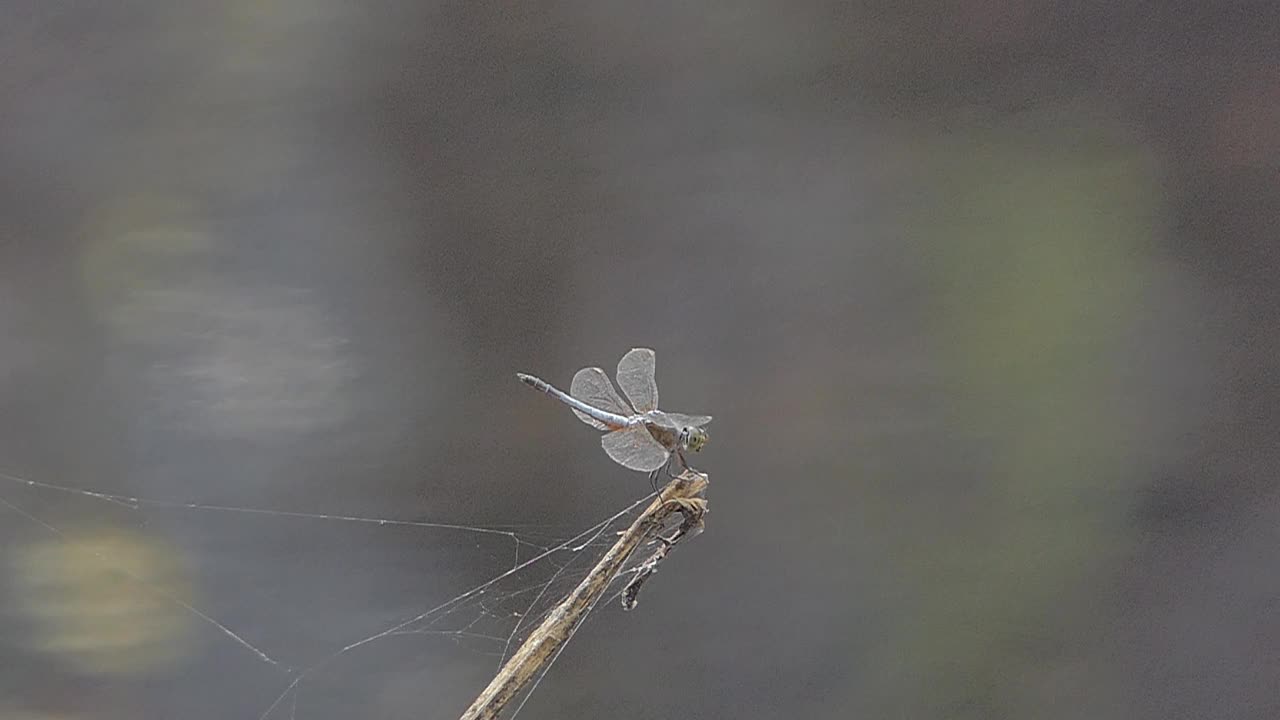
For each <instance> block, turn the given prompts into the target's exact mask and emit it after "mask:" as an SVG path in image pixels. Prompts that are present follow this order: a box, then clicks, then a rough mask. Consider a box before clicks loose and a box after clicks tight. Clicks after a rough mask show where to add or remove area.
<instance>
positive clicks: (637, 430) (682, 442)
mask: <svg viewBox="0 0 1280 720" xmlns="http://www.w3.org/2000/svg"><path fill="white" fill-rule="evenodd" d="M654 374H655V363H654V353H653V351H652V350H650V349H648V348H635V349H634V350H632V351H631V352H628V353H627V354H626V355H623V356H622V359H621V360H619V361H618V386H619V387H621V388H622V392H624V393H626V394H627V398H628V399H629V400H630V401H631V402H630V404H628V403H627V402H626V401H625V400H623V399H622V398H621V397H619V395H618V391H617V390H614V389H613V383H611V382H609V376H608V375H605V373H604V371H603V370H601V369H600V368H598V367H589V368H582V369H581V370H579V371H578V372H577V374H576V375H574V376H573V384H572V385H570V386H569V392H568V393H567V394H566V393H565V392H563V391H562V390H559V389H557V388H555V387H553V386H552V385H551V384H550V383H548V382H547V381H545V380H542V379H541V378H536V377H534V376H532V375H526V374H524V373H516V377H518V378H520V382H522V383H524V384H526V385H528V386H529V387H532V388H533V389H535V390H540V391H542V392H544V393H546V394H548V395H550V396H551V397H553V398H555V399H557V400H559V401H560V402H562V403H564V404H565V405H568V406H569V408H570V409H572V410H573V414H574V415H577V416H578V419H579V420H581V421H582V422H584V423H586V424H588V425H590V426H591V427H593V428H595V429H597V430H603V431H604V437H602V438H601V439H600V444H601V445H602V446H604V451H605V452H606V453H608V454H609V457H611V458H613V460H614V462H616V463H618V464H619V465H621V466H623V467H625V468H628V469H631V470H639V471H641V472H647V473H651V474H650V479H651V480H653V481H655V482H656V480H657V478H658V472H659V471H660V470H662V469H663V468H664V467H666V468H667V474H668V475H670V474H671V471H670V464H671V460H672V458H673V457H674V458H678V459H679V460H680V465H681V466H682V467H683V468H685V469H688V468H689V464H688V463H687V462H686V461H685V459H684V451H685V450H692V451H694V452H698V451H699V450H701V449H702V446H703V445H706V444H707V440H708V439H709V438H708V437H707V431H706V430H703V429H702V427H703V426H704V425H706V424H707V423H709V422H711V416H709V415H684V414H682V413H671V412H664V411H662V410H659V409H658V382H657V380H655V379H654Z"/></svg>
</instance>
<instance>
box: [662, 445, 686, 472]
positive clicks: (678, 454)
mask: <svg viewBox="0 0 1280 720" xmlns="http://www.w3.org/2000/svg"><path fill="white" fill-rule="evenodd" d="M677 458H678V459H679V460H680V467H682V468H684V469H685V470H688V469H689V463H687V462H685V460H684V453H683V452H682V451H680V450H676V451H675V452H674V453H672V454H671V457H670V458H668V459H667V465H666V469H667V477H669V478H676V477H679V476H678V475H672V474H671V461H672V460H676V459H677Z"/></svg>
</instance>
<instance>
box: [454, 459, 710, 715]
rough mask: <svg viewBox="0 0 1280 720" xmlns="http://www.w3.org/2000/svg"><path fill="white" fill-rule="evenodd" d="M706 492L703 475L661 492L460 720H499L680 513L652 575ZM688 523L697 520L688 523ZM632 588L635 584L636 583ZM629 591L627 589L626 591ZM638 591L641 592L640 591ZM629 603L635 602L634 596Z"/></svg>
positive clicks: (690, 475) (692, 523) (688, 474)
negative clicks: (612, 585) (681, 517)
mask: <svg viewBox="0 0 1280 720" xmlns="http://www.w3.org/2000/svg"><path fill="white" fill-rule="evenodd" d="M706 487H707V476H706V475H703V474H701V473H696V472H694V471H692V470H688V471H685V472H684V473H683V474H682V475H680V477H678V478H676V479H674V480H672V481H671V482H670V483H669V484H668V485H667V486H666V487H665V488H663V489H662V492H661V493H660V494H659V495H658V497H657V498H655V499H654V501H653V502H652V503H651V504H650V505H649V507H648V508H647V509H646V510H645V511H644V512H643V513H641V514H640V516H639V517H637V518H636V520H635V522H633V523H631V527H629V528H627V530H626V531H625V532H623V533H622V534H621V535H620V536H619V537H618V541H617V542H615V543H614V544H613V547H611V548H609V551H608V552H606V553H605V554H604V556H603V557H601V558H600V561H599V562H597V563H596V565H595V567H593V568H591V572H589V573H588V574H587V576H586V577H585V578H583V579H582V582H580V583H578V586H577V587H575V588H574V589H573V592H571V593H569V594H568V595H567V596H566V597H565V599H564V600H561V601H560V603H559V604H558V605H556V607H555V608H553V609H552V610H551V612H550V613H549V614H548V615H547V617H546V619H545V620H543V621H542V624H541V625H539V626H538V627H537V628H535V629H534V631H533V632H532V633H530V634H529V637H528V638H527V639H526V640H525V641H524V643H523V644H522V645H521V646H520V649H519V650H516V652H515V653H514V654H513V655H512V656H511V659H510V660H508V661H507V663H506V664H505V665H503V666H502V669H501V670H499V671H498V674H497V675H495V676H494V678H493V680H492V681H490V683H489V686H488V687H486V688H485V689H484V690H483V691H482V692H481V693H480V695H479V697H477V698H476V699H475V702H473V703H471V707H469V708H467V710H466V712H464V713H462V717H461V720H494V719H495V718H497V717H498V715H499V714H501V713H502V711H503V709H504V708H506V706H507V703H509V702H510V701H511V699H512V698H514V697H515V696H516V695H517V694H519V692H520V691H521V690H522V689H523V688H524V687H525V686H526V685H527V684H528V683H529V682H530V681H531V680H533V679H534V678H535V677H537V675H538V673H539V672H541V671H542V670H543V669H544V668H546V667H547V665H548V664H549V663H550V662H551V661H552V660H553V659H554V658H555V656H556V652H557V651H558V650H559V649H560V648H561V647H562V646H563V645H564V644H565V643H566V642H568V641H569V638H570V637H572V636H573V633H574V631H576V630H577V629H578V625H580V624H581V623H582V621H583V620H584V619H585V618H586V616H587V613H588V612H589V611H590V610H591V608H592V607H594V606H595V604H596V602H597V601H599V599H600V597H601V596H602V595H604V593H605V591H606V590H607V589H608V588H609V585H610V583H612V582H613V580H614V578H615V577H617V576H618V573H619V572H621V570H622V568H623V566H624V565H626V562H627V560H628V559H629V558H630V557H631V555H632V554H633V553H634V552H635V551H636V548H638V547H640V545H641V544H643V543H644V542H645V541H647V540H649V539H650V538H652V537H653V536H654V535H655V534H656V533H658V532H660V531H661V530H662V527H663V525H664V524H665V523H666V521H667V519H668V518H670V517H671V515H672V513H676V512H679V513H682V514H684V523H683V524H682V525H681V526H680V529H679V530H677V531H676V533H675V534H674V535H672V538H670V539H668V538H660V539H659V542H660V543H662V547H661V548H659V550H658V551H657V552H655V553H654V556H655V557H656V556H658V554H659V553H660V554H661V557H659V558H658V559H657V560H655V559H654V558H653V557H650V558H649V560H648V561H646V563H645V564H646V565H648V564H649V563H652V564H653V568H652V569H650V570H649V572H648V573H646V574H645V577H646V578H647V577H648V576H649V575H652V574H653V571H654V570H655V569H656V568H657V564H658V563H659V562H661V559H662V558H663V557H666V554H667V553H668V552H670V548H671V546H672V545H673V544H674V542H675V541H676V540H678V539H679V538H680V537H683V536H684V535H685V534H687V533H688V532H689V531H690V530H693V529H694V528H695V527H700V526H701V520H702V515H703V513H704V512H705V510H706V501H705V500H703V499H702V498H701V497H700V496H701V494H702V492H703V491H704V490H705V489H706ZM695 516H696V517H695ZM691 518H695V519H692V520H691ZM686 526H687V527H688V529H686ZM637 578H639V576H637ZM640 582H641V583H643V582H644V581H643V580H641V581H640ZM632 584H635V580H633V581H632ZM630 589H631V588H630V585H629V586H628V590H630ZM636 592H639V588H638V586H637V588H636ZM632 599H633V600H634V594H633V597H632ZM624 601H625V597H624ZM633 606H634V603H633Z"/></svg>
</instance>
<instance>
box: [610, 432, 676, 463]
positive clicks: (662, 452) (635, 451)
mask: <svg viewBox="0 0 1280 720" xmlns="http://www.w3.org/2000/svg"><path fill="white" fill-rule="evenodd" d="M600 445H601V446H602V447H604V451H605V452H606V453H608V454H609V457H611V458H613V461H614V462H616V463H618V464H619V465H621V466H623V467H625V468H629V469H631V470H639V471H641V472H653V471H654V470H657V469H658V468H660V467H662V466H663V465H665V464H666V462H667V458H668V457H670V453H669V452H668V451H667V449H666V448H664V447H662V445H660V444H658V441H657V440H654V439H653V436H652V435H650V434H649V429H648V428H646V427H645V426H644V425H643V424H635V425H628V426H627V427H625V428H623V429H621V430H615V431H613V432H611V433H605V435H604V437H602V438H600Z"/></svg>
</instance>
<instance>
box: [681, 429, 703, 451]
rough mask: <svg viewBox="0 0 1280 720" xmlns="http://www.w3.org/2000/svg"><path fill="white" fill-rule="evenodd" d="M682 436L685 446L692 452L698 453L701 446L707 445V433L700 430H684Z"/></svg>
mask: <svg viewBox="0 0 1280 720" xmlns="http://www.w3.org/2000/svg"><path fill="white" fill-rule="evenodd" d="M683 435H684V436H685V445H686V446H687V447H688V448H689V449H690V450H692V451H694V452H698V451H699V450H701V449H702V446H703V445H706V444H707V431H705V430H703V429H702V428H696V427H691V428H685V429H684V433H683Z"/></svg>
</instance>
